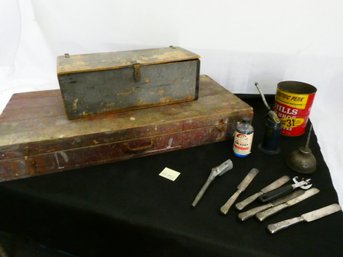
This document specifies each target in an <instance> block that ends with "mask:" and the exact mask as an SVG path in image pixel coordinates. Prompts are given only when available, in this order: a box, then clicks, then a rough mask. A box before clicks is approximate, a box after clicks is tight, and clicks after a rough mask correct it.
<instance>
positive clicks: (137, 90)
mask: <svg viewBox="0 0 343 257" xmlns="http://www.w3.org/2000/svg"><path fill="white" fill-rule="evenodd" d="M199 69H200V60H199V56H198V55H197V54H194V53H192V52H190V51H188V50H186V49H183V48H180V47H166V48H155V49H143V50H133V51H120V52H110V53H94V54H83V55H69V54H66V55H64V56H58V58H57V75H58V80H59V85H60V89H61V93H62V97H63V101H64V107H65V111H66V114H67V117H68V118H69V119H76V118H80V117H84V116H88V115H94V114H99V113H104V112H109V111H117V112H119V111H124V110H132V109H138V108H146V107H151V106H160V105H165V104H173V103H180V102H186V101H192V100H196V99H197V97H198V87H199Z"/></svg>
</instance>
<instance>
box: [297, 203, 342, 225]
mask: <svg viewBox="0 0 343 257" xmlns="http://www.w3.org/2000/svg"><path fill="white" fill-rule="evenodd" d="M340 210H341V207H340V206H339V204H337V203H334V204H330V205H328V206H325V207H323V208H320V209H317V210H314V211H310V212H307V213H304V214H303V215H301V216H302V217H303V218H304V219H305V220H306V221H307V222H311V221H314V220H317V219H320V218H323V217H325V216H327V215H330V214H333V213H335V212H338V211H340Z"/></svg>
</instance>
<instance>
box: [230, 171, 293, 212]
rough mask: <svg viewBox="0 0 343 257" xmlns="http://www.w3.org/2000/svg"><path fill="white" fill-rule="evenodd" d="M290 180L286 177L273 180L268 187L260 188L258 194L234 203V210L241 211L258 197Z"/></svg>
mask: <svg viewBox="0 0 343 257" xmlns="http://www.w3.org/2000/svg"><path fill="white" fill-rule="evenodd" d="M289 180H290V178H289V177H288V176H282V177H281V178H279V179H277V180H275V181H274V182H273V183H271V184H269V185H268V186H266V187H264V188H262V189H261V190H260V191H259V192H257V193H255V194H253V195H251V196H249V197H247V198H245V199H244V200H243V201H240V202H239V203H236V205H235V206H236V208H237V209H238V210H243V209H244V208H245V207H246V206H247V205H249V204H250V203H252V202H253V201H255V200H256V199H257V198H258V197H259V196H260V195H262V194H264V193H267V192H269V191H272V190H274V189H276V188H279V187H280V186H282V185H284V184H285V183H287V182H288V181H289Z"/></svg>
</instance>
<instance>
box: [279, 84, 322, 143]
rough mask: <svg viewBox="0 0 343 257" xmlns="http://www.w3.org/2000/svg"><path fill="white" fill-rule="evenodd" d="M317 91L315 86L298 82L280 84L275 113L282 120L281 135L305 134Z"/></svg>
mask: <svg viewBox="0 0 343 257" xmlns="http://www.w3.org/2000/svg"><path fill="white" fill-rule="evenodd" d="M316 91H317V89H316V88H315V87H314V86H312V85H310V84H307V83H303V82H298V81H283V82H280V83H279V84H278V87H277V92H276V95H275V105H274V111H275V113H276V114H277V116H278V117H279V119H280V120H281V124H282V125H281V129H280V134H282V135H285V136H300V135H302V134H304V132H305V128H306V124H307V121H308V118H309V115H310V112H311V107H312V103H313V100H314V96H315V93H316Z"/></svg>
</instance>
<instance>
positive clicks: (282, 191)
mask: <svg viewBox="0 0 343 257" xmlns="http://www.w3.org/2000/svg"><path fill="white" fill-rule="evenodd" d="M292 191H293V186H292V185H287V186H282V187H280V188H277V189H274V190H272V191H269V192H267V193H264V194H263V195H261V196H260V197H259V198H258V199H259V200H260V201H262V202H263V203H265V202H270V201H273V200H275V199H277V198H280V197H281V196H285V195H287V194H288V193H291V192H292Z"/></svg>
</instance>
